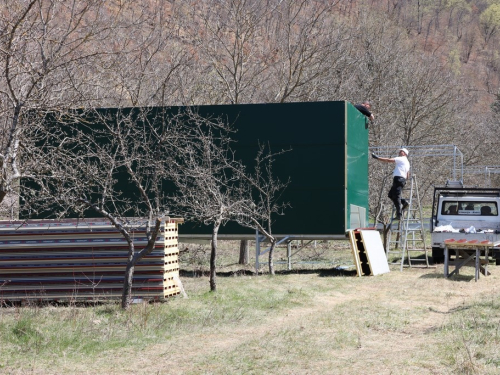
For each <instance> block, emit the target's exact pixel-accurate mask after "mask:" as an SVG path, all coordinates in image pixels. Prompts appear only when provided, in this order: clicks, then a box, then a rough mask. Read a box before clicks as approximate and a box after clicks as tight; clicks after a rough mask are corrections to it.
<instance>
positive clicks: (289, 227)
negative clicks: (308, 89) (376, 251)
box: [37, 101, 368, 238]
mask: <svg viewBox="0 0 500 375" xmlns="http://www.w3.org/2000/svg"><path fill="white" fill-rule="evenodd" d="M187 109H189V110H191V111H194V112H197V113H198V114H199V115H201V116H204V117H210V118H213V117H220V118H221V119H223V120H224V121H227V122H228V123H229V124H231V125H232V127H233V128H234V130H235V133H234V134H233V135H232V138H233V139H235V141H236V142H235V143H234V146H233V148H234V150H235V153H236V157H237V158H238V159H240V160H241V161H243V162H244V164H246V165H248V166H249V167H251V166H252V165H253V162H254V159H255V156H256V154H257V151H258V149H259V145H260V144H269V145H270V147H271V151H272V152H278V151H281V150H287V151H286V152H284V153H283V154H281V155H279V156H277V157H276V160H275V162H274V163H273V174H274V175H275V177H277V178H279V179H280V180H281V181H283V182H285V181H288V180H289V181H290V183H289V185H288V186H287V188H286V189H285V190H284V193H283V195H282V197H281V200H282V202H288V203H289V205H290V207H289V208H287V209H286V210H285V214H284V215H282V216H276V217H275V218H274V222H273V233H274V234H275V235H304V236H309V237H310V238H314V236H318V238H320V236H329V235H343V234H344V233H345V231H346V230H347V229H351V228H354V227H359V226H360V224H361V225H362V224H364V223H365V222H366V220H367V212H368V126H367V123H368V122H367V119H366V117H365V116H364V115H362V114H361V113H360V112H359V111H358V110H357V109H356V108H355V107H354V106H353V105H352V104H351V103H349V102H346V101H332V102H304V103H272V104H241V105H211V106H198V107H190V108H187V107H168V108H160V107H158V108H148V117H149V116H151V120H152V122H155V119H161V118H163V117H164V116H165V115H167V117H168V114H169V113H170V114H177V113H182V112H183V111H186V110H187ZM135 110H136V109H134V108H129V109H126V111H131V112H130V113H134V111H135ZM138 110H139V109H138ZM122 111H123V109H122ZM99 112H102V115H103V116H102V117H95V118H89V119H88V121H87V123H92V124H93V126H95V128H96V129H98V128H99V127H100V126H102V124H99V121H102V119H104V118H106V119H107V120H106V121H113V116H114V115H116V113H118V110H117V109H109V108H108V109H100V110H99ZM127 113H128V112H127ZM138 113H139V112H138ZM113 114H114V115H113ZM98 118H100V119H101V120H99V119H98ZM47 121H57V120H55V119H48V120H47ZM117 181H118V183H119V184H120V189H121V190H123V191H126V190H127V178H120V176H117ZM168 185H169V184H168V183H167V184H166V186H168ZM170 192H171V191H165V194H168V193H170ZM130 198H131V199H134V198H133V196H131V197H130ZM179 214H181V215H182V213H179ZM91 215H92V213H91ZM93 215H94V216H95V213H94V214H93ZM92 217H93V216H92ZM37 218H45V217H42V216H40V217H37ZM180 233H181V234H182V235H184V236H185V235H190V234H193V235H199V234H203V235H208V234H210V228H208V227H203V226H198V225H195V224H194V223H189V222H187V223H185V224H183V225H182V227H181V228H180ZM220 234H228V235H229V234H231V235H249V234H253V233H252V231H251V230H250V229H248V228H242V227H240V226H238V225H237V224H235V223H229V224H227V225H225V226H224V227H222V228H221V229H220Z"/></svg>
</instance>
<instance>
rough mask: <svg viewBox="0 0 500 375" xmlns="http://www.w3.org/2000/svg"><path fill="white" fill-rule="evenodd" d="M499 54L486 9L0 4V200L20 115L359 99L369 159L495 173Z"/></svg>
mask: <svg viewBox="0 0 500 375" xmlns="http://www.w3.org/2000/svg"><path fill="white" fill-rule="evenodd" d="M499 46H500V0H319V1H314V0H287V1H282V0H260V1H258V0H183V1H174V0H171V1H167V0H148V1H132V0H114V1H105V0H86V1H81V0H68V1H58V0H23V1H19V0H0V66H1V68H0V75H1V77H0V121H1V126H2V127H3V128H4V129H5V131H4V132H3V133H2V138H1V147H2V149H1V154H2V179H1V189H0V190H1V191H2V192H3V193H6V192H8V191H9V189H10V186H11V183H12V181H13V180H15V178H16V177H19V176H20V175H22V174H23V173H26V172H27V171H22V170H21V169H22V165H21V164H20V163H17V158H18V155H19V154H18V151H19V150H18V148H19V147H22V145H23V129H24V127H29V126H30V124H28V123H22V121H21V119H22V116H23V113H25V112H26V111H29V110H32V109H37V110H41V111H51V110H55V109H57V110H64V109H65V108H76V107H77V108H96V107H130V106H169V105H201V104H237V103H265V102H292V101H325V100H348V101H350V102H353V103H357V102H360V101H362V100H364V99H368V100H370V101H371V102H372V109H373V111H374V113H375V121H374V122H373V123H372V124H370V145H371V146H386V145H389V146H390V145H395V146H398V145H405V146H425V145H444V144H446V145H456V146H458V148H459V149H460V150H461V151H462V153H463V155H464V163H465V165H497V164H500V163H499V162H498V157H497V156H496V154H495V152H492V150H496V149H498V147H499V143H500V142H499V137H498V131H497V128H498V122H499V113H500V111H499V112H497V113H495V112H494V111H493V108H497V110H498V108H499V105H498V103H497V106H495V105H493V104H495V101H496V100H498V101H499V102H500V99H499V97H498V95H499V87H500V60H499V58H498V54H499V50H500V49H499ZM492 105H493V106H492ZM26 143H27V142H26V141H25V142H24V145H26ZM25 155H26V153H25ZM416 166H417V167H418V168H417V170H418V171H419V173H420V175H421V176H424V177H425V181H424V182H423V186H425V187H426V188H428V187H429V186H430V185H431V184H433V183H437V184H441V183H444V182H445V181H446V179H448V178H450V177H451V175H450V160H449V159H448V160H442V159H439V158H437V159H433V158H426V159H425V160H422V161H419V162H416ZM373 173H374V175H373V176H371V178H372V179H373V181H374V183H373V185H374V186H376V181H378V180H380V178H381V176H382V175H383V174H384V173H386V171H383V172H382V171H374V172H373Z"/></svg>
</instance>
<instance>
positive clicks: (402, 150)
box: [398, 148, 408, 156]
mask: <svg viewBox="0 0 500 375" xmlns="http://www.w3.org/2000/svg"><path fill="white" fill-rule="evenodd" d="M402 152H403V153H404V154H405V156H408V150H407V149H406V148H400V149H399V150H398V153H399V154H400V155H401V153H402Z"/></svg>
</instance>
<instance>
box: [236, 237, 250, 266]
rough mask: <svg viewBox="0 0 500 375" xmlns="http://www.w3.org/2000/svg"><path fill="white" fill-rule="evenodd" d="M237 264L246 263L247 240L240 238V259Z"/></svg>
mask: <svg viewBox="0 0 500 375" xmlns="http://www.w3.org/2000/svg"><path fill="white" fill-rule="evenodd" d="M238 264H248V240H241V242H240V259H239V260H238Z"/></svg>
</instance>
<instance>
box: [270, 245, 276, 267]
mask: <svg viewBox="0 0 500 375" xmlns="http://www.w3.org/2000/svg"><path fill="white" fill-rule="evenodd" d="M275 246H276V241H272V242H271V248H270V249H269V273H270V274H271V275H274V274H275V273H274V247H275Z"/></svg>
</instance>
